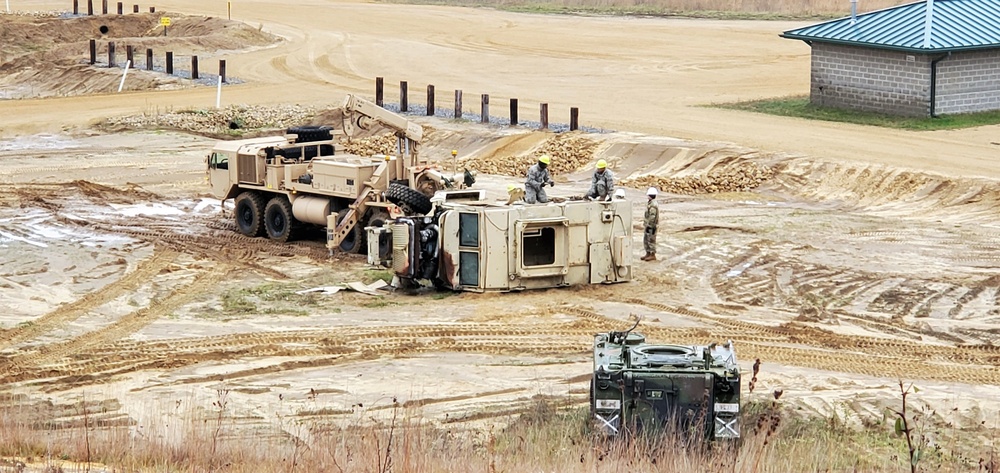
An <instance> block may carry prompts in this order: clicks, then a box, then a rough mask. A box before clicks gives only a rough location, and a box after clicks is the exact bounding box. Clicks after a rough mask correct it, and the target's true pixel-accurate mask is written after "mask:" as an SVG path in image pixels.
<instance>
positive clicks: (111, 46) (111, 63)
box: [108, 41, 115, 67]
mask: <svg viewBox="0 0 1000 473" xmlns="http://www.w3.org/2000/svg"><path fill="white" fill-rule="evenodd" d="M108 67H115V42H114V41H108Z"/></svg>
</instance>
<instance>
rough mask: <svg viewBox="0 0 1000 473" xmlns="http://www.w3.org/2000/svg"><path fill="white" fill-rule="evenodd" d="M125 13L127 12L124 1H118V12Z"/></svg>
mask: <svg viewBox="0 0 1000 473" xmlns="http://www.w3.org/2000/svg"><path fill="white" fill-rule="evenodd" d="M124 13H125V5H122V2H118V14H119V15H121V14H124Z"/></svg>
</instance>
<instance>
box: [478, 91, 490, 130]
mask: <svg viewBox="0 0 1000 473" xmlns="http://www.w3.org/2000/svg"><path fill="white" fill-rule="evenodd" d="M481 108H482V111H481V113H480V115H479V123H489V122H490V94H483V99H482V107H481Z"/></svg>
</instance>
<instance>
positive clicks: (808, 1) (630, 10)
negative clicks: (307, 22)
mask: <svg viewBox="0 0 1000 473" xmlns="http://www.w3.org/2000/svg"><path fill="white" fill-rule="evenodd" d="M388 1H389V2H396V3H421V4H428V3H430V4H446V5H464V6H485V7H494V8H500V9H505V10H516V11H530V12H538V13H599V14H600V13H603V14H624V15H675V16H694V17H724V18H760V19H766V18H828V17H837V16H846V15H848V14H850V2H848V1H847V0H804V1H803V0H388ZM904 3H911V2H909V1H892V0H872V1H865V2H858V13H864V12H869V11H874V10H879V9H882V8H888V7H891V6H896V5H902V4H904Z"/></svg>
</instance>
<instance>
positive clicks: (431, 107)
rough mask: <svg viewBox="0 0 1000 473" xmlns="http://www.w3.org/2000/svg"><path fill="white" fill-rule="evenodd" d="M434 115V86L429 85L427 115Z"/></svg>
mask: <svg viewBox="0 0 1000 473" xmlns="http://www.w3.org/2000/svg"><path fill="white" fill-rule="evenodd" d="M433 115H434V86H433V85H428V86H427V116H428V117H430V116H433Z"/></svg>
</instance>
